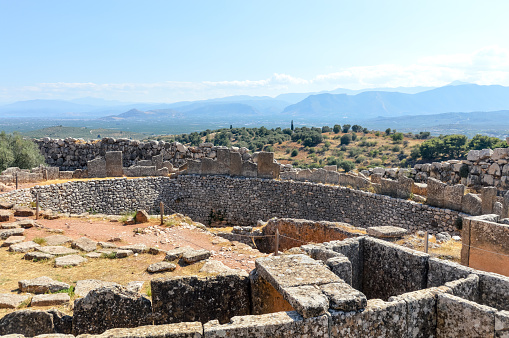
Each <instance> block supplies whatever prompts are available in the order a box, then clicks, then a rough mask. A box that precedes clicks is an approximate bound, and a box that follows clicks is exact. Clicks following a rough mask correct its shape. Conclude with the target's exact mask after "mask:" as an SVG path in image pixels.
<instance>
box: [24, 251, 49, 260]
mask: <svg viewBox="0 0 509 338" xmlns="http://www.w3.org/2000/svg"><path fill="white" fill-rule="evenodd" d="M53 258H55V256H53V255H50V254H47V253H44V252H38V251H34V252H27V253H26V254H25V256H23V259H26V260H29V261H33V260H38V261H42V260H46V259H53Z"/></svg>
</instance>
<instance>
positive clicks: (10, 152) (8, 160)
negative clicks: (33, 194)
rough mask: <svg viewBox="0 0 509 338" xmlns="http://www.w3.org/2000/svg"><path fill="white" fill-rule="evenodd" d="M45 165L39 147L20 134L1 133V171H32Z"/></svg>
mask: <svg viewBox="0 0 509 338" xmlns="http://www.w3.org/2000/svg"><path fill="white" fill-rule="evenodd" d="M40 164H44V157H43V156H42V155H41V153H40V152H39V148H38V147H37V145H36V144H35V143H34V142H32V141H30V140H26V139H24V138H22V137H21V135H19V134H6V133H5V132H1V133H0V171H3V170H5V169H7V168H8V167H19V168H21V169H31V168H33V167H36V166H38V165H40Z"/></svg>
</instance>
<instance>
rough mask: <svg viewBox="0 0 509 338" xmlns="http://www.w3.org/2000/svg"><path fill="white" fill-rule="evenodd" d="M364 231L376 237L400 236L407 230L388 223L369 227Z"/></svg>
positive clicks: (406, 232)
mask: <svg viewBox="0 0 509 338" xmlns="http://www.w3.org/2000/svg"><path fill="white" fill-rule="evenodd" d="M366 231H367V233H368V235H370V236H373V237H376V238H401V237H403V236H405V235H406V234H408V230H406V229H404V228H400V227H395V226H390V225H384V226H379V227H369V228H367V229H366Z"/></svg>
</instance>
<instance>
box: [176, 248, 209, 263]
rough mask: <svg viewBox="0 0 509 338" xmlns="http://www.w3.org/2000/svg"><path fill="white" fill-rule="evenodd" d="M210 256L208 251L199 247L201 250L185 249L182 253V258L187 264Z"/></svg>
mask: <svg viewBox="0 0 509 338" xmlns="http://www.w3.org/2000/svg"><path fill="white" fill-rule="evenodd" d="M209 257H210V251H208V250H205V249H201V250H187V251H184V253H183V254H182V259H183V260H184V262H186V263H187V264H193V263H196V262H199V261H202V260H205V259H208V258H209Z"/></svg>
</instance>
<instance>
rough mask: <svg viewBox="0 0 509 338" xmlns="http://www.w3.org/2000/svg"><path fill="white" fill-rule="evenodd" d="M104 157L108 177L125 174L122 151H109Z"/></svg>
mask: <svg viewBox="0 0 509 338" xmlns="http://www.w3.org/2000/svg"><path fill="white" fill-rule="evenodd" d="M104 157H105V161H106V176H107V177H121V176H123V175H124V171H123V168H122V152H121V151H107V152H106V155H105V156H104Z"/></svg>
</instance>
